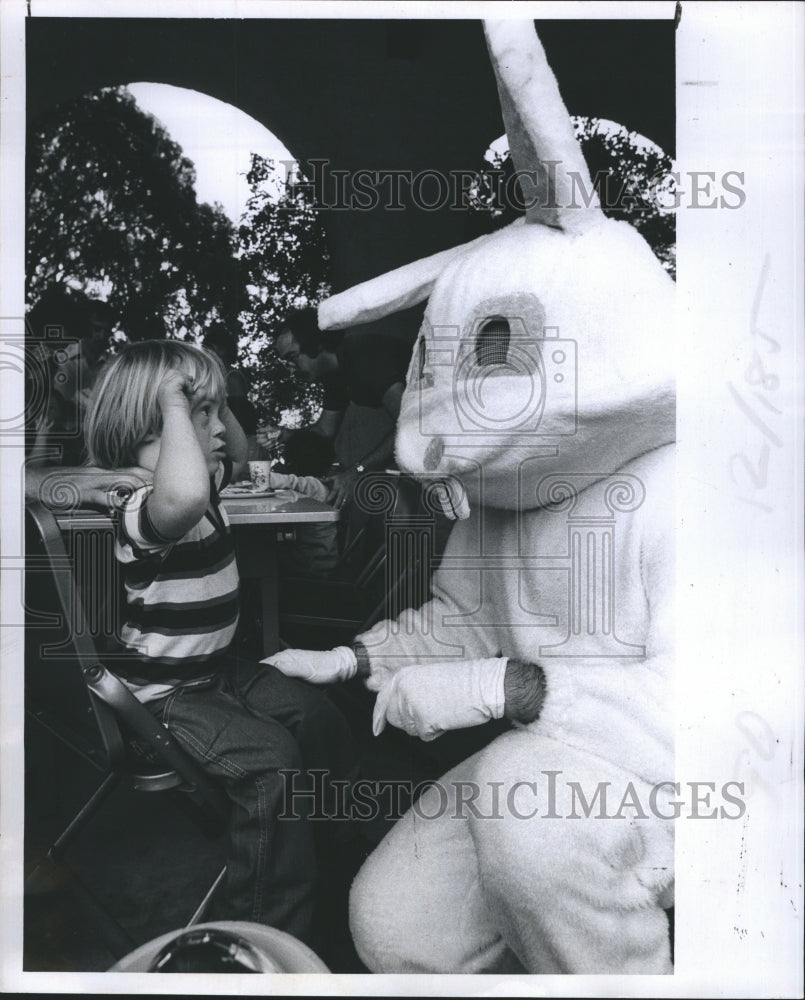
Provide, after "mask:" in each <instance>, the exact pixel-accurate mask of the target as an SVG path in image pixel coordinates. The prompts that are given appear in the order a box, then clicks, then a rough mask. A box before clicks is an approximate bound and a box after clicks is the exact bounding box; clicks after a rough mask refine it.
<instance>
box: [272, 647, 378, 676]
mask: <svg viewBox="0 0 805 1000" xmlns="http://www.w3.org/2000/svg"><path fill="white" fill-rule="evenodd" d="M260 662H261V663H268V664H270V665H271V666H272V667H276V668H277V670H280V671H282V673H283V674H285V676H286V677H300V678H301V679H302V680H305V681H310V683H311V684H332V683H333V682H335V681H348V680H349V679H350V677H354V676H355V674H356V673H357V672H358V660H357V658H356V656H355V653H354V652H353V650H351V649H350V648H349V646H336V648H335V649H324V650H322V649H283V650H281V651H280V652H279V653H274V655H273V656H267V657H266V658H265V659H264V660H261V661H260Z"/></svg>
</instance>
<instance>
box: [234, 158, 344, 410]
mask: <svg viewBox="0 0 805 1000" xmlns="http://www.w3.org/2000/svg"><path fill="white" fill-rule="evenodd" d="M246 179H247V181H248V183H249V189H250V192H251V193H250V196H249V199H248V201H247V202H246V211H245V212H244V214H243V217H242V218H241V221H240V225H239V227H238V232H237V240H238V258H239V262H240V265H241V268H242V274H243V280H244V283H245V287H246V294H247V304H246V308H245V309H244V310H243V311H242V312H241V314H240V323H241V327H242V330H243V336H242V338H241V352H242V356H243V358H244V365H245V367H247V368H248V369H250V378H251V386H252V389H251V393H250V396H251V399H252V402H253V403H254V404H255V406H256V407H257V409H258V412H259V414H260V417H261V419H263V420H265V421H266V422H267V423H271V424H276V425H280V426H284V427H304V426H307V425H308V424H310V423H313V422H314V421H315V420H316V419H317V418H318V416H319V413H320V412H321V404H322V397H323V392H322V388H321V386H320V385H316V384H311V383H310V382H307V381H305V379H304V378H302V376H300V375H299V374H298V373H297V372H296V370H295V369H294V368H293V367H292V366H290V365H288V364H286V363H285V362H283V361H282V359H281V358H280V357H279V356H278V355H277V353H276V351H275V350H274V347H273V338H274V337H276V335H277V334H278V333H279V332H280V331H281V329H282V323H283V321H284V318H285V316H287V314H288V312H289V311H290V310H291V309H294V308H302V307H304V306H309V305H316V304H317V303H318V302H319V301H320V300H321V299H322V298H324V296H326V295H327V294H328V293H329V288H330V285H329V272H330V254H329V251H328V248H327V243H326V240H325V235H324V229H323V226H322V222H321V214H320V212H319V210H318V209H317V207H316V205H315V202H314V201H313V199H312V197H311V195H310V193H309V190H308V187H307V185H305V184H299V183H295V182H294V181H295V180H296V179H295V178H287V177H283V176H281V175H280V172H279V171H278V170H277V169H276V168H275V165H274V162H273V161H272V160H269V159H266V158H265V157H262V156H259V155H258V154H257V153H252V155H251V169H250V170H249V173H248V174H247V177H246Z"/></svg>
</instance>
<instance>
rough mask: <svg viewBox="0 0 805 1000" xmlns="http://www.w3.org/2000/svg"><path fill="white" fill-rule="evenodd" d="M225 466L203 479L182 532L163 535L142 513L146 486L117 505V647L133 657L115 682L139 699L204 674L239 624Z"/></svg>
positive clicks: (150, 487) (201, 678) (148, 491)
mask: <svg viewBox="0 0 805 1000" xmlns="http://www.w3.org/2000/svg"><path fill="white" fill-rule="evenodd" d="M228 472H229V467H228V463H227V467H226V468H225V467H224V466H223V465H222V466H221V467H220V468H219V470H218V472H217V473H216V475H215V477H214V481H213V482H211V483H210V503H209V505H208V506H207V510H206V512H205V514H204V517H203V518H202V519H201V520H200V521H199V522H198V524H196V525H195V526H194V527H193V528H191V529H190V531H188V532H187V534H186V535H184V537H182V538H180V539H178V540H176V539H173V540H171V539H165V538H163V537H161V536H160V535H159V533H158V532H157V531H156V529H155V528H154V527H153V525H152V524H151V521H150V518H149V516H148V499H149V497H150V496H151V494H152V492H153V485H151V484H148V485H146V486H143V487H142V488H141V489H139V490H136V491H135V492H134V493H132V495H131V496H130V497H129V498H128V499H127V500H126V502H125V503H124V504H123V506H122V508H121V511H120V516H119V519H118V523H117V539H116V544H115V555H116V557H117V559H118V561H119V562H120V563H121V565H122V568H123V579H124V585H125V590H126V611H125V621H124V623H123V626H122V628H121V631H120V639H121V641H122V643H123V645H124V646H126V647H127V648H128V649H130V650H131V651H132V652H133V653H134V654H135V655H134V657H133V658H132V660H131V661H126V663H125V665H121V668H120V670H119V673H120V675H121V678H122V680H124V681H125V683H126V684H127V685H128V686H129V688H131V690H132V691H133V692H134V693H135V695H136V696H137V697H138V698H139V699H140V701H151V700H153V699H154V698H158V697H162V696H163V695H165V694H168V693H169V692H170V691H172V690H174V689H175V688H177V687H178V686H180V685H185V684H188V683H194V682H201V681H204V680H205V679H208V678H209V677H210V676H211V670H210V663H209V661H210V660H211V658H213V657H215V656H216V655H218V654H220V653H223V652H225V651H226V649H227V648H228V647H229V645H230V644H231V642H232V639H233V638H234V635H235V630H236V628H237V624H238V611H239V604H240V601H239V590H238V583H239V581H238V570H237V565H236V563H235V551H234V547H233V544H232V533H231V532H232V529H231V528H230V526H229V520H228V519H227V516H226V511H225V510H224V509H223V507H222V506H221V504H220V501H219V498H218V489H219V488H221V486H222V485H223V484H224V482H225V480H226V478H228Z"/></svg>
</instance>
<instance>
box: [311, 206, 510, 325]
mask: <svg viewBox="0 0 805 1000" xmlns="http://www.w3.org/2000/svg"><path fill="white" fill-rule="evenodd" d="M522 222H523V220H522V219H518V220H517V221H516V222H513V223H511V225H512V226H517V225H522ZM494 235H496V234H494V233H491V234H489V235H487V236H479V237H478V239H475V240H472V241H471V242H469V243H462V244H461V245H460V246H457V247H452V248H451V249H450V250H442V252H441V253H436V254H433V256H432V257H423V258H422V259H421V260H417V261H414V263H413V264H405V265H404V266H403V267H398V268H396V270H394V271H387V272H386V273H385V274H381V275H379V276H378V277H377V278H370V279H369V281H364V282H362V283H361V284H360V285H353V287H352V288H348V289H347V290H346V291H344V292H339V293H338V294H336V295H332V296H331V297H330V298H329V299H324V300H323V301H322V302H320V303H319V311H318V318H319V329H320V330H343V329H344V328H345V327H347V326H353V325H357V324H359V323H370V322H371V321H372V320H376V319H381V318H382V317H383V316H389V315H390V314H391V313H395V312H399V311H400V310H401V309H407V308H409V306H415V305H417V303H419V302H423V301H424V300H425V299H426V298H427V297H428V296H429V295H430V293H431V289H432V288H433V286H434V285H435V284H436V280H437V278H438V277H439V275H440V274H441V273H442V271H443V270H444V269H445V267H447V265H448V264H449V263H450V262H451V261H453V260H455V259H456V257H460V256H461V254H463V253H465V252H466V251H467V250H469V249H470V248H473V247H477V246H478V245H479V244H481V243H485V242H486V241H487V240H488V239H491V237H492V236H494Z"/></svg>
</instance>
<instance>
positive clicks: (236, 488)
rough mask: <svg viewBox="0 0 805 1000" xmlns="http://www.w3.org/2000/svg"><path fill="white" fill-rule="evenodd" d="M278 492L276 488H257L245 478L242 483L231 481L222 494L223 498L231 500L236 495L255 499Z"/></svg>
mask: <svg viewBox="0 0 805 1000" xmlns="http://www.w3.org/2000/svg"><path fill="white" fill-rule="evenodd" d="M277 492H278V491H277V490H275V489H262V490H258V489H255V488H254V486H253V485H252V484H251V483H250V482H249V481H248V480H245V481H244V482H242V483H230V484H229V486H225V487H224V488H223V489H222V490H221V493H220V496H221V499H222V500H230V499H233V498H235V497H246V498H249V499H252V500H255V499H259V498H260V497H275V496H276V495H277Z"/></svg>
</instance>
